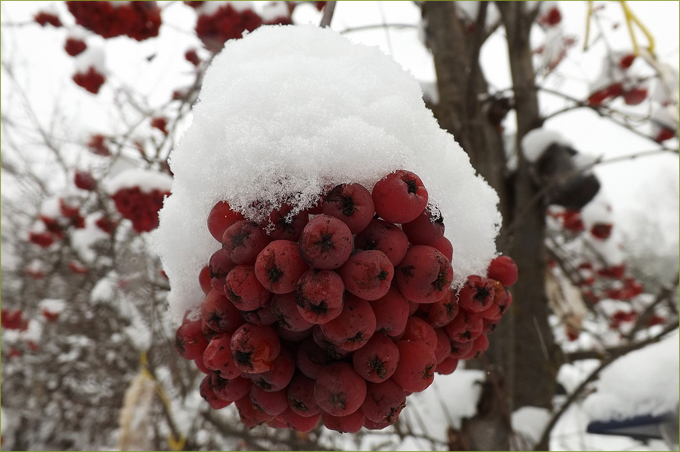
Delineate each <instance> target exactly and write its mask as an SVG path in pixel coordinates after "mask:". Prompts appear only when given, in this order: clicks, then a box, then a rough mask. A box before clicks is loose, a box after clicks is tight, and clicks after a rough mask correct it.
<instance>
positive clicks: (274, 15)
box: [237, 2, 290, 22]
mask: <svg viewBox="0 0 680 452" xmlns="http://www.w3.org/2000/svg"><path fill="white" fill-rule="evenodd" d="M237 3H240V2H237ZM260 17H262V20H264V21H265V22H269V21H272V20H276V19H280V18H282V17H290V10H289V9H288V5H286V2H267V3H266V4H265V5H264V6H263V7H262V10H261V11H260Z"/></svg>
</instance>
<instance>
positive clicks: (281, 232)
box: [176, 170, 517, 432]
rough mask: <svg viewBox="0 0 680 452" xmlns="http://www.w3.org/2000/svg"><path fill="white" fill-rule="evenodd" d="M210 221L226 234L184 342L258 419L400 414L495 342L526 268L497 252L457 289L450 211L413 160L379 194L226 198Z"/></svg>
mask: <svg viewBox="0 0 680 452" xmlns="http://www.w3.org/2000/svg"><path fill="white" fill-rule="evenodd" d="M399 225H401V227H400V226H399ZM207 226H208V229H209V231H210V233H211V234H212V236H213V237H214V238H215V239H217V240H218V241H219V242H220V243H221V244H222V247H221V248H220V249H219V250H217V251H216V252H215V253H214V254H213V255H212V256H211V258H210V261H209V263H208V265H207V266H206V267H204V268H203V270H202V271H201V272H200V275H199V278H198V279H199V282H200V284H201V287H202V289H203V291H204V292H205V294H206V296H205V299H204V301H203V303H202V305H201V309H200V317H199V316H198V315H197V314H195V317H196V318H192V317H193V316H191V315H189V314H187V316H185V320H184V322H183V324H182V325H181V326H180V327H179V329H178V330H177V333H176V348H177V350H178V352H179V353H180V354H181V355H182V356H183V357H184V358H186V359H189V360H194V362H195V363H196V366H197V367H198V368H199V369H200V370H201V371H203V372H204V373H206V374H207V375H206V377H205V379H204V380H203V382H202V383H201V388H200V392H201V395H202V397H203V398H204V399H205V400H206V401H207V402H208V403H209V404H210V406H211V407H212V408H214V409H220V408H223V407H226V406H228V405H229V404H231V403H232V402H234V404H235V405H236V407H237V408H238V411H239V415H240V417H241V420H242V422H243V423H244V424H245V425H246V426H247V427H249V428H252V427H254V426H256V425H258V424H261V423H263V422H266V423H267V425H269V426H271V427H277V428H290V429H293V430H297V431H301V432H307V431H310V430H311V429H313V428H314V427H315V426H316V425H317V423H318V421H319V419H321V421H322V422H323V424H324V425H325V426H326V427H327V428H329V429H332V430H337V431H340V432H356V431H358V430H359V429H360V428H361V427H366V428H369V429H382V428H384V427H386V426H388V425H391V424H393V423H395V422H396V421H397V418H398V417H399V413H400V412H401V410H402V409H403V408H404V406H405V404H406V397H407V396H408V395H409V394H412V393H414V392H420V391H423V390H424V389H426V388H427V387H428V386H429V385H430V384H431V383H432V381H433V379H434V373H435V371H437V372H439V373H440V374H450V373H452V372H453V371H454V370H455V369H456V366H457V364H458V360H459V359H470V358H475V357H477V356H479V354H481V353H482V352H483V351H484V350H486V348H487V347H488V344H489V342H488V340H487V338H486V333H488V332H490V331H492V330H493V329H494V327H495V326H496V324H497V323H498V322H499V320H500V317H501V315H502V314H503V312H505V311H506V310H507V307H508V306H509V305H510V303H511V301H512V298H511V296H510V294H509V292H508V291H507V290H506V289H505V286H508V285H511V284H513V283H514V282H515V281H516V279H517V267H516V266H515V264H514V262H513V261H512V259H510V258H508V257H499V258H496V259H495V260H494V261H493V262H492V263H491V265H490V267H489V271H488V273H489V275H488V276H489V278H483V277H480V276H470V277H469V278H468V281H467V283H466V284H465V285H464V286H463V287H462V288H461V289H460V291H459V292H458V293H456V292H455V291H453V290H452V289H451V288H450V285H451V282H452V279H453V270H452V267H451V259H452V254H453V250H452V246H451V243H450V242H449V241H448V240H447V239H446V238H445V237H444V222H443V219H442V217H441V216H440V215H439V214H438V212H437V211H436V210H435V209H434V208H432V207H431V206H429V205H428V192H427V190H426V189H425V187H424V186H423V183H422V181H421V180H420V178H419V177H418V176H417V175H415V174H413V173H411V172H408V171H403V170H400V171H396V172H394V173H392V174H389V175H388V176H386V177H384V178H383V179H381V180H380V181H378V182H377V183H376V185H375V187H374V188H373V192H372V193H371V192H369V191H368V190H367V189H366V188H364V187H363V186H361V185H359V184H350V183H348V184H342V185H339V186H337V187H335V188H333V189H332V190H330V191H329V192H328V193H326V194H325V196H323V197H322V202H321V204H320V205H317V206H315V207H314V208H311V209H308V210H305V211H302V212H300V213H298V214H294V213H292V209H291V207H290V206H284V207H283V208H281V209H279V210H277V211H274V212H273V213H271V214H270V215H269V218H268V220H267V221H265V222H262V223H260V224H258V223H256V222H253V221H250V220H248V219H246V218H244V217H243V215H241V214H240V213H237V212H235V211H233V210H232V209H231V208H230V207H229V205H228V204H227V203H226V202H219V203H217V204H216V205H215V206H214V208H213V209H212V211H211V212H210V215H209V217H208V221H207Z"/></svg>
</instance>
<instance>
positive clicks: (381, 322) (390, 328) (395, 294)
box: [370, 287, 410, 337]
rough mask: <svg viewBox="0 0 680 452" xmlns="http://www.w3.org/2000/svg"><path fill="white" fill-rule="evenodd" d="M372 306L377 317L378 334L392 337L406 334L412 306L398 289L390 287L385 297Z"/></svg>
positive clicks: (374, 302) (372, 302)
mask: <svg viewBox="0 0 680 452" xmlns="http://www.w3.org/2000/svg"><path fill="white" fill-rule="evenodd" d="M370 304H371V308H372V309H373V314H374V315H375V330H376V332H378V333H382V334H386V335H388V336H392V337H394V336H398V335H399V334H402V333H403V332H404V328H405V327H406V321H407V320H408V317H409V308H410V305H409V303H408V301H407V300H406V298H404V297H403V295H402V294H401V293H400V292H399V291H398V290H397V289H396V287H390V290H389V291H388V292H387V293H386V294H385V296H383V297H382V298H379V299H377V300H374V301H371V302H370Z"/></svg>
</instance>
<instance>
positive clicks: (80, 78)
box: [71, 66, 106, 155]
mask: <svg viewBox="0 0 680 452" xmlns="http://www.w3.org/2000/svg"><path fill="white" fill-rule="evenodd" d="M71 80H73V82H74V83H75V84H76V85H78V86H80V87H81V88H83V89H84V90H85V91H88V92H90V93H92V94H97V93H99V90H100V89H101V87H102V85H103V84H104V82H105V81H106V78H105V77H104V75H102V74H100V73H99V72H98V71H97V70H96V69H95V68H94V67H92V66H90V67H89V68H88V69H87V71H85V72H76V73H75V74H73V77H71ZM100 155H101V154H100Z"/></svg>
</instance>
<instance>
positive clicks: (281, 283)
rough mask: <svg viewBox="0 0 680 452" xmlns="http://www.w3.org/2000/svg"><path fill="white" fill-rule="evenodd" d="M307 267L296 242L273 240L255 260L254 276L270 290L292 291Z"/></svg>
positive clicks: (274, 291)
mask: <svg viewBox="0 0 680 452" xmlns="http://www.w3.org/2000/svg"><path fill="white" fill-rule="evenodd" d="M308 269H309V266H308V265H307V264H306V263H305V261H304V260H302V257H301V256H300V250H299V248H298V245H297V243H295V242H291V241H288V240H275V241H273V242H271V243H270V244H269V245H267V246H266V247H265V248H264V249H263V250H262V251H260V254H258V255H257V260H256V261H255V276H257V280H258V281H260V283H261V284H262V285H263V286H264V287H266V288H267V290H269V291H270V292H273V293H276V294H284V293H289V292H293V291H294V290H295V287H296V286H297V282H298V280H299V279H300V276H302V274H303V273H304V272H306V271H307V270H308Z"/></svg>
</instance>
